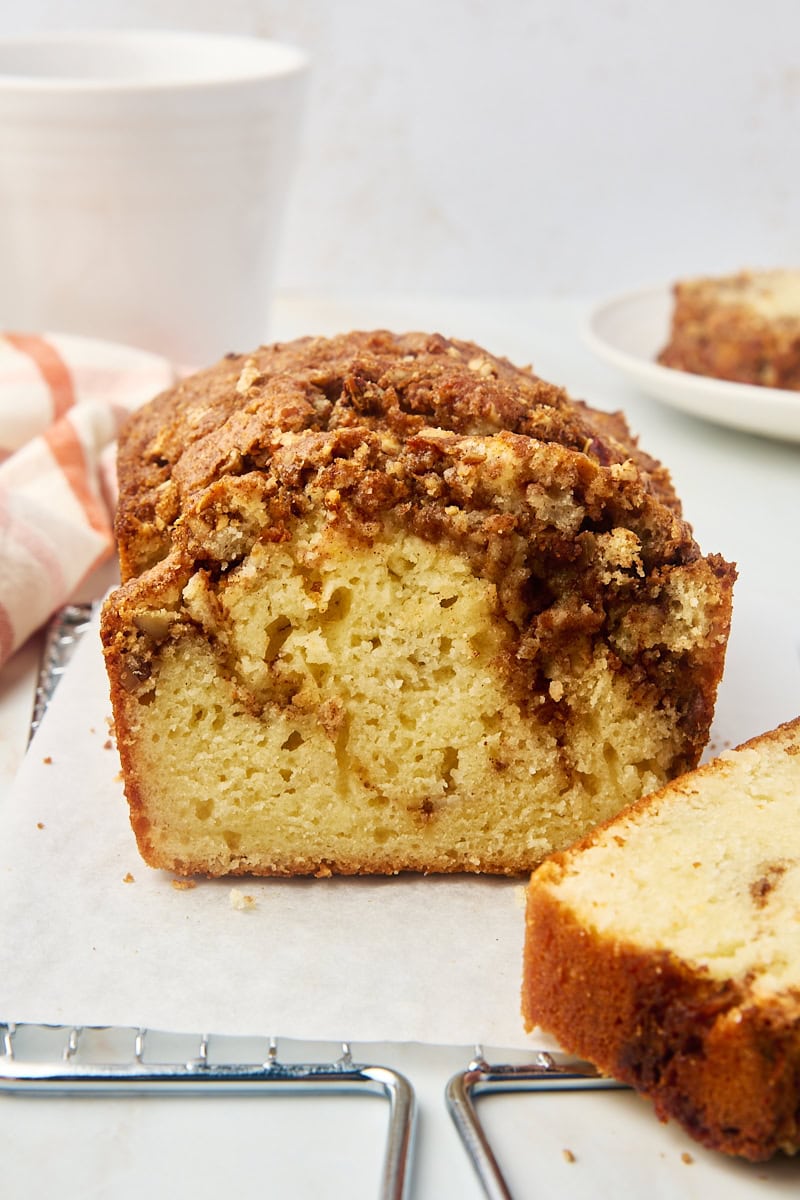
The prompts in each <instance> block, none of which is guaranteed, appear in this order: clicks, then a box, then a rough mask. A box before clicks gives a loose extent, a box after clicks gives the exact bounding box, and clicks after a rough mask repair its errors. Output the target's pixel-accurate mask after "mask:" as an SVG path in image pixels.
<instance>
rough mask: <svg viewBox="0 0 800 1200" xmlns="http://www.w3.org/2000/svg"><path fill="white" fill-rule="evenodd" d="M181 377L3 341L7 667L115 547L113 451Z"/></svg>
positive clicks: (64, 341)
mask: <svg viewBox="0 0 800 1200" xmlns="http://www.w3.org/2000/svg"><path fill="white" fill-rule="evenodd" d="M175 378H176V372H175V369H174V368H173V366H172V365H171V364H170V363H169V362H167V360H166V359H163V358H160V357H158V356H156V355H153V354H149V353H146V352H145V351H141V350H135V349H132V348H130V347H126V346H116V345H110V344H109V343H107V342H97V341H93V340H90V339H87V338H79V337H72V336H67V335H49V334H48V335H46V336H39V335H34V334H21V333H6V334H0V666H2V664H3V663H4V662H5V661H6V659H7V658H8V657H9V656H10V655H11V654H13V652H14V650H16V649H17V647H18V646H20V645H21V644H22V643H23V642H24V641H25V639H26V638H27V637H28V636H29V634H31V633H32V632H33V631H34V630H35V629H37V628H38V627H39V626H40V625H41V624H43V623H44V622H45V621H46V620H47V619H48V617H49V616H50V615H51V614H52V613H53V612H54V611H55V610H56V609H57V608H58V607H59V606H60V605H62V604H65V603H67V602H68V601H69V599H70V597H71V595H72V594H73V592H74V591H75V589H76V588H77V587H78V586H79V585H80V584H81V582H82V581H83V580H84V579H86V577H87V576H88V575H89V574H90V573H91V572H92V571H93V570H94V568H95V567H97V566H98V565H99V564H100V563H101V562H102V561H103V560H104V559H105V558H107V557H109V555H111V553H112V551H113V548H114V536H113V507H114V496H115V483H114V442H115V439H116V436H117V433H118V431H119V429H120V427H121V425H122V423H123V421H124V420H125V418H126V416H127V415H128V413H129V412H130V411H131V410H132V409H133V408H135V407H136V406H138V405H139V404H142V403H143V402H144V401H145V400H148V399H150V398H151V397H152V396H155V395H156V394H157V393H158V392H159V391H161V390H162V389H163V388H165V387H167V386H169V385H170V384H171V383H172V382H173V381H174V380H175Z"/></svg>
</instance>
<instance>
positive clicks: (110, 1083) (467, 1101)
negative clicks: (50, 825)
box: [0, 605, 623, 1200]
mask: <svg viewBox="0 0 800 1200" xmlns="http://www.w3.org/2000/svg"><path fill="white" fill-rule="evenodd" d="M94 611H95V606H94V605H71V606H68V607H67V608H64V609H62V610H61V611H60V612H58V613H57V614H56V616H55V617H54V618H53V620H52V622H51V623H50V625H49V627H48V630H47V633H46V637H45V645H44V652H43V658H42V665H41V670H40V674H39V681H38V685H37V689H36V698H35V703H34V712H33V717H32V721H31V736H33V734H34V733H35V732H36V730H37V728H38V727H39V725H40V723H41V721H42V718H43V716H44V714H45V712H46V710H47V707H48V705H49V703H50V701H51V699H52V697H53V695H54V693H55V690H56V688H57V686H58V683H59V681H60V679H61V677H62V675H63V674H64V672H65V671H66V669H67V666H68V664H69V660H70V658H71V657H72V653H73V651H74V650H75V647H76V646H77V644H78V642H79V641H80V639H81V637H82V635H83V634H84V633H85V632H86V630H87V629H88V628H89V626H90V624H91V622H92V618H93V616H94ZM187 1037H188V1038H189V1045H190V1046H191V1052H190V1053H189V1054H177V1055H176V1054H175V1053H174V1052H173V1053H171V1054H164V1053H159V1052H158V1049H157V1047H159V1046H163V1045H164V1044H165V1039H166V1044H167V1045H170V1044H173V1043H174V1042H175V1041H176V1040H177V1041H181V1040H182V1044H183V1045H184V1046H185V1045H186V1044H187V1042H186V1039H187ZM251 1040H252V1039H236V1038H233V1039H232V1038H230V1037H227V1038H225V1039H221V1041H223V1042H224V1045H225V1047H226V1054H225V1055H224V1056H223V1057H219V1056H218V1054H217V1053H216V1052H215V1047H216V1043H217V1039H216V1038H215V1037H214V1036H213V1035H209V1034H200V1035H196V1036H194V1037H193V1036H192V1035H185V1034H163V1033H160V1032H153V1031H149V1030H147V1029H133V1028H122V1027H113V1028H112V1027H99V1026H66V1025H37V1024H32V1023H20V1024H17V1023H15V1022H12V1021H5V1022H3V1021H1V1020H0V1092H2V1091H5V1092H12V1093H33V1094H59V1095H87V1094H92V1093H103V1094H106V1095H120V1096H125V1095H129V1094H131V1093H132V1092H137V1093H139V1094H141V1093H145V1094H153V1095H165V1094H170V1095H182V1094H183V1095H185V1094H193V1095H201V1096H203V1095H205V1096H212V1095H217V1096H218V1095H220V1094H232V1093H242V1092H244V1093H257V1094H263V1095H274V1094H281V1093H284V1094H285V1093H286V1092H295V1093H306V1094H309V1093H315V1094H319V1093H323V1094H332V1095H342V1094H346V1093H354V1092H356V1093H359V1092H360V1093H364V1094H368V1095H377V1096H380V1097H383V1099H384V1100H386V1101H388V1103H389V1127H388V1133H387V1138H386V1144H385V1149H384V1158H383V1168H382V1173H381V1183H380V1192H379V1196H380V1200H408V1198H409V1196H410V1180H411V1166H412V1155H413V1147H414V1133H415V1125H416V1108H417V1105H416V1097H415V1093H414V1088H413V1086H412V1084H411V1082H410V1081H409V1080H408V1079H407V1078H406V1077H405V1076H404V1075H402V1074H401V1073H400V1072H398V1071H396V1070H394V1069H393V1068H390V1067H385V1066H381V1065H377V1064H370V1063H363V1062H356V1061H354V1059H353V1056H352V1052H351V1048H350V1044H349V1043H348V1042H342V1044H341V1046H342V1049H341V1054H340V1056H339V1058H337V1059H336V1060H335V1061H329V1062H295V1061H291V1060H285V1059H281V1058H280V1056H279V1041H278V1039H277V1038H275V1037H270V1038H267V1039H265V1042H264V1054H263V1057H261V1058H259V1059H258V1060H257V1061H239V1060H238V1059H235V1058H234V1056H233V1055H232V1054H231V1052H230V1047H231V1043H232V1042H233V1043H236V1042H237V1041H238V1042H240V1043H242V1044H244V1043H245V1042H247V1043H248V1044H249V1043H250V1042H251ZM622 1086H623V1085H622V1084H619V1083H617V1082H616V1081H615V1080H612V1079H608V1078H607V1077H605V1076H602V1075H600V1074H598V1072H597V1071H596V1070H595V1068H594V1067H593V1066H591V1065H590V1064H589V1063H585V1062H581V1061H579V1060H577V1059H574V1058H571V1057H569V1056H566V1055H563V1054H551V1053H549V1052H545V1051H541V1052H538V1053H535V1054H534V1057H533V1061H532V1062H530V1063H527V1064H523V1065H502V1064H500V1065H498V1064H490V1063H488V1062H487V1061H486V1060H485V1058H484V1056H483V1051H482V1049H481V1047H480V1046H476V1047H475V1054H474V1057H473V1059H472V1060H471V1061H470V1063H469V1064H468V1066H467V1067H466V1069H465V1070H464V1071H460V1072H458V1073H457V1074H455V1075H454V1076H453V1077H452V1078H451V1079H450V1081H449V1082H448V1084H447V1087H446V1089H445V1102H446V1104H447V1108H448V1110H449V1112H450V1115H451V1117H452V1119H453V1122H454V1124H455V1128H456V1130H457V1132H458V1135H459V1137H460V1139H461V1143H462V1145H463V1147H464V1149H465V1151H466V1153H467V1155H468V1156H469V1159H470V1161H471V1163H472V1165H473V1167H474V1169H475V1172H476V1175H477V1177H478V1180H479V1182H480V1185H481V1187H482V1189H483V1191H484V1193H485V1195H486V1196H487V1197H488V1200H513V1198H512V1196H511V1192H510V1190H509V1188H508V1185H507V1183H506V1180H505V1178H504V1175H503V1172H502V1170H501V1168H500V1166H499V1164H498V1162H497V1159H496V1156H495V1154H494V1151H493V1149H492V1146H491V1143H490V1141H489V1138H488V1136H487V1134H486V1131H485V1129H484V1127H483V1125H482V1123H481V1120H480V1117H479V1115H478V1110H477V1106H476V1100H477V1099H478V1098H479V1097H480V1096H485V1095H491V1094H497V1093H501V1092H506V1093H507V1092H523V1091H524V1092H547V1091H552V1090H560V1091H574V1090H593V1089H608V1088H620V1087H622Z"/></svg>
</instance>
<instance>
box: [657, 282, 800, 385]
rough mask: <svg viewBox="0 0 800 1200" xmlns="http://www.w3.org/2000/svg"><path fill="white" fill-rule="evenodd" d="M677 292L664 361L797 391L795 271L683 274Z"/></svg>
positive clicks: (799, 340)
mask: <svg viewBox="0 0 800 1200" xmlns="http://www.w3.org/2000/svg"><path fill="white" fill-rule="evenodd" d="M674 298H675V304H674V309H673V315H672V328H671V331H670V337H669V341H668V343H667V345H666V346H665V347H664V349H663V350H662V351H661V353H660V354H659V356H658V361H659V362H660V363H661V364H662V365H663V366H665V367H674V368H677V369H678V370H680V371H690V372H692V373H693V374H695V375H710V376H714V377H715V378H717V379H727V380H731V381H733V382H736V383H754V384H759V385H761V386H764V387H773V388H786V389H788V390H791V391H798V390H800V270H798V271H789V270H772V271H742V272H740V273H739V274H738V275H730V276H726V277H723V278H719V279H713V278H712V279H691V280H684V281H681V282H679V283H677V284H676V285H675V287H674Z"/></svg>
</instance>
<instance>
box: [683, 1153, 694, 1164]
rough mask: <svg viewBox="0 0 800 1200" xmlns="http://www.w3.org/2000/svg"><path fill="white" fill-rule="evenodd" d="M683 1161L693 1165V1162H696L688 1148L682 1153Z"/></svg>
mask: <svg viewBox="0 0 800 1200" xmlns="http://www.w3.org/2000/svg"><path fill="white" fill-rule="evenodd" d="M681 1162H683V1163H686V1165H687V1166H691V1164H692V1163H693V1162H694V1159H693V1158H692V1156H691V1154H690V1153H689V1151H688V1150H684V1152H683V1154H682V1155H681Z"/></svg>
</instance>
